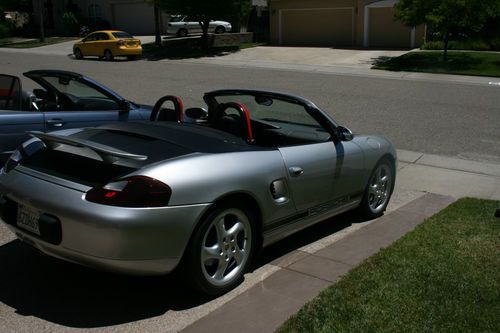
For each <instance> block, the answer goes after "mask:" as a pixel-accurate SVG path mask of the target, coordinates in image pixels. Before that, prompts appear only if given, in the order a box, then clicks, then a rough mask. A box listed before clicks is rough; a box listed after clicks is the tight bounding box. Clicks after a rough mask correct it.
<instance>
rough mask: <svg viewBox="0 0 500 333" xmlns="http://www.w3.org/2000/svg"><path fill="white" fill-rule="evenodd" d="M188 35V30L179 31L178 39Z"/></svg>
mask: <svg viewBox="0 0 500 333" xmlns="http://www.w3.org/2000/svg"><path fill="white" fill-rule="evenodd" d="M187 35H188V31H187V30H186V29H179V31H177V37H186V36H187Z"/></svg>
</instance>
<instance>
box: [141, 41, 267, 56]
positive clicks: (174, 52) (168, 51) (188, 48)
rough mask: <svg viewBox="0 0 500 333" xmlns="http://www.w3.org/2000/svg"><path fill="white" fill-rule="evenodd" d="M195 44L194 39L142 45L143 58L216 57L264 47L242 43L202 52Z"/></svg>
mask: <svg viewBox="0 0 500 333" xmlns="http://www.w3.org/2000/svg"><path fill="white" fill-rule="evenodd" d="M197 42H198V40H196V39H187V40H177V41H167V42H163V44H162V46H161V47H157V46H155V45H154V43H147V44H143V45H142V48H143V58H146V59H148V60H161V59H189V58H201V57H218V56H223V55H226V54H228V53H234V52H238V51H240V50H243V49H247V48H251V47H256V46H262V45H265V43H243V44H240V45H233V46H221V47H211V48H210V49H208V50H202V49H201V48H200V47H198V46H197Z"/></svg>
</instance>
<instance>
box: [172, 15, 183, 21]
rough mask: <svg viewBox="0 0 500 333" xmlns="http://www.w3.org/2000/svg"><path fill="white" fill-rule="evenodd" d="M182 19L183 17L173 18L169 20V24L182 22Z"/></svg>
mask: <svg viewBox="0 0 500 333" xmlns="http://www.w3.org/2000/svg"><path fill="white" fill-rule="evenodd" d="M183 19H184V16H173V17H171V18H170V22H182V21H183Z"/></svg>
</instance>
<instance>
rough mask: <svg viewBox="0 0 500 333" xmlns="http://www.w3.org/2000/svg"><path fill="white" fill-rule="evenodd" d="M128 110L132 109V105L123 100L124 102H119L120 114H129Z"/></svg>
mask: <svg viewBox="0 0 500 333" xmlns="http://www.w3.org/2000/svg"><path fill="white" fill-rule="evenodd" d="M130 109H132V105H131V104H130V102H129V101H127V100H125V101H122V102H121V105H120V113H122V112H123V113H126V112H129V111H130Z"/></svg>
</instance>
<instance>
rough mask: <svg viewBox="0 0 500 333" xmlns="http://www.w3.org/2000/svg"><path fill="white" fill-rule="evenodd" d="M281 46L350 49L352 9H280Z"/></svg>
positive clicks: (351, 41)
mask: <svg viewBox="0 0 500 333" xmlns="http://www.w3.org/2000/svg"><path fill="white" fill-rule="evenodd" d="M280 22H281V24H280V32H281V44H282V45H310V46H351V45H352V43H353V10H352V8H333V9H330V8H321V9H319V8H318V9H282V10H281V11H280Z"/></svg>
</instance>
